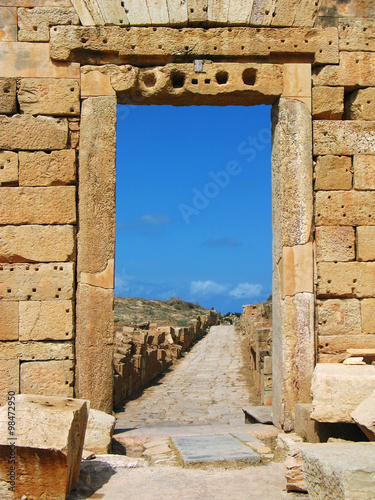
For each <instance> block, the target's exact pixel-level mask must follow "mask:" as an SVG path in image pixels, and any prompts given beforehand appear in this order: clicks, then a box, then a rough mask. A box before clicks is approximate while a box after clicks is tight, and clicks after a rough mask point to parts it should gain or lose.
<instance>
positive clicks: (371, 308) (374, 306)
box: [361, 299, 375, 333]
mask: <svg viewBox="0 0 375 500" xmlns="http://www.w3.org/2000/svg"><path fill="white" fill-rule="evenodd" d="M374 312H375V299H363V300H361V318H362V330H363V333H375V314H374Z"/></svg>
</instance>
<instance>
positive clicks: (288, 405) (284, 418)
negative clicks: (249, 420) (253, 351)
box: [272, 286, 315, 431]
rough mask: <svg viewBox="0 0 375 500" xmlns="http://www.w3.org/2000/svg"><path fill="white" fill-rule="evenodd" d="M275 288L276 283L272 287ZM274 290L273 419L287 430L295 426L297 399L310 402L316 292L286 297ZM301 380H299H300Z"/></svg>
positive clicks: (277, 424)
mask: <svg viewBox="0 0 375 500" xmlns="http://www.w3.org/2000/svg"><path fill="white" fill-rule="evenodd" d="M273 290H274V291H275V286H274V288H273ZM274 295H275V294H274V293H273V296H272V301H273V346H272V350H273V359H272V375H273V401H272V413H273V422H274V425H276V426H277V427H283V428H284V430H285V431H290V430H292V428H293V426H294V408H295V405H296V403H309V402H310V384H311V376H312V373H313V369H314V362H315V352H314V340H313V339H314V327H313V324H314V295H313V294H310V293H298V294H297V295H295V296H293V297H286V298H285V299H284V300H280V299H279V298H278V294H277V291H276V295H275V296H274ZM297 381H298V383H297Z"/></svg>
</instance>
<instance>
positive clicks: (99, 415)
mask: <svg viewBox="0 0 375 500" xmlns="http://www.w3.org/2000/svg"><path fill="white" fill-rule="evenodd" d="M115 423H116V419H115V417H113V416H112V415H108V414H107V413H104V412H103V411H99V410H94V409H91V410H90V413H89V419H88V422H87V430H86V436H85V444H84V449H85V451H91V452H92V453H95V454H107V453H110V452H111V442H112V436H113V431H114V429H115Z"/></svg>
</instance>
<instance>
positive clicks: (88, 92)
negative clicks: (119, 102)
mask: <svg viewBox="0 0 375 500" xmlns="http://www.w3.org/2000/svg"><path fill="white" fill-rule="evenodd" d="M85 68H87V66H84V67H83V68H82V69H83V70H84V69H85ZM106 95H116V92H115V91H114V90H113V88H112V86H111V79H110V77H109V75H105V74H104V73H101V72H100V71H95V70H93V71H90V72H87V73H85V72H82V76H81V96H82V97H98V96H106Z"/></svg>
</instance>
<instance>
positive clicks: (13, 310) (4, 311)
mask: <svg viewBox="0 0 375 500" xmlns="http://www.w3.org/2000/svg"><path fill="white" fill-rule="evenodd" d="M18 316H19V313H18V302H3V301H1V302H0V318H1V328H0V340H18Z"/></svg>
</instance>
